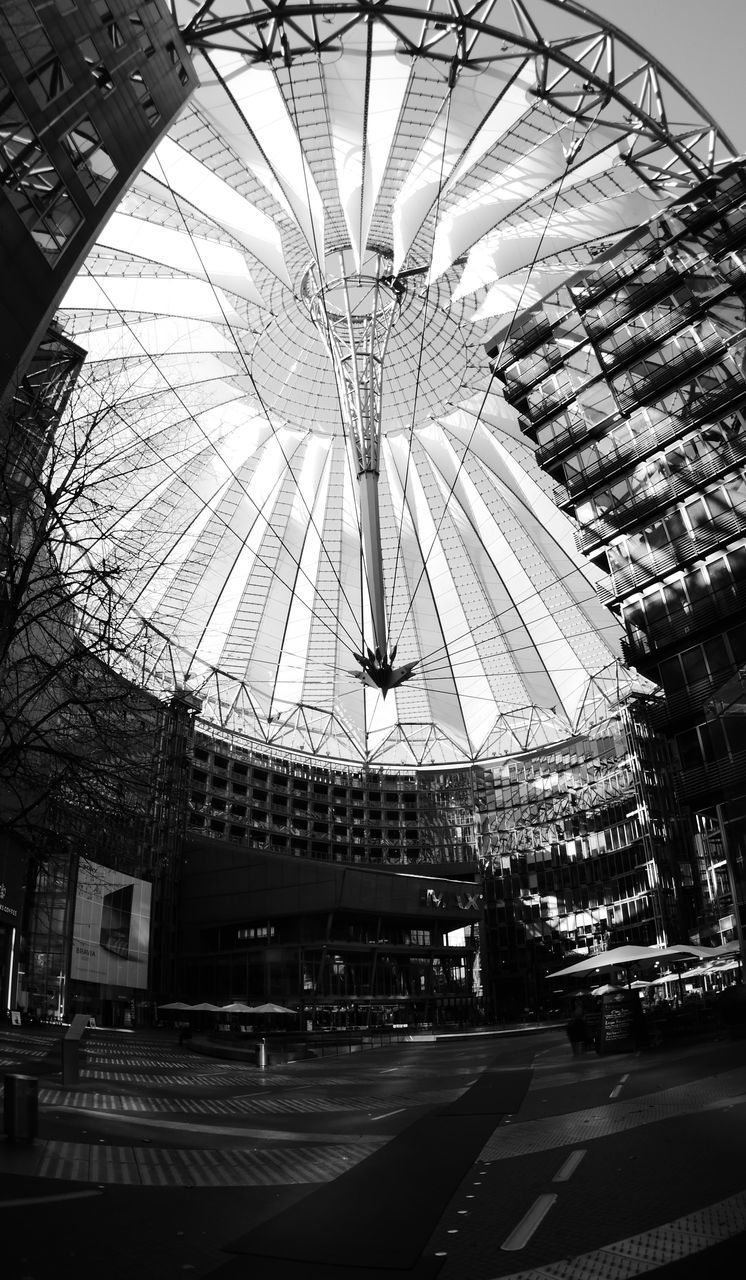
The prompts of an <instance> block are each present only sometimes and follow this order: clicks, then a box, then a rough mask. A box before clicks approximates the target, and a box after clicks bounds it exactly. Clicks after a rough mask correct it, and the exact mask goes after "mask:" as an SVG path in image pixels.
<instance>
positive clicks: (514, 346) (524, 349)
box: [487, 315, 554, 368]
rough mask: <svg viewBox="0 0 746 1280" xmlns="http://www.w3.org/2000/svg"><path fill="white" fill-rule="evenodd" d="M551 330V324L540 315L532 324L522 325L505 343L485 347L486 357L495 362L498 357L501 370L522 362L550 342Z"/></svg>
mask: <svg viewBox="0 0 746 1280" xmlns="http://www.w3.org/2000/svg"><path fill="white" fill-rule="evenodd" d="M553 328H554V326H553V324H552V322H551V321H550V320H548V319H547V317H546V316H544V315H540V316H539V317H537V319H536V320H535V321H534V323H533V324H524V325H523V326H522V327H521V329H520V331H519V332H518V333H516V334H513V335H511V336H510V337H509V338H508V340H507V342H505V343H503V344H502V345H499V344H495V345H494V346H490V347H487V356H488V357H489V359H490V360H495V359H496V358H497V356H498V355H499V356H500V367H501V368H505V366H507V365H509V364H514V363H515V361H517V360H524V359H525V358H526V356H528V355H530V354H531V352H532V351H535V350H536V348H537V347H540V346H542V344H543V343H545V342H548V341H549V340H551V338H552V332H553Z"/></svg>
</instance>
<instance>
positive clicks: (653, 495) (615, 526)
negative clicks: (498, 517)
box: [576, 440, 746, 552]
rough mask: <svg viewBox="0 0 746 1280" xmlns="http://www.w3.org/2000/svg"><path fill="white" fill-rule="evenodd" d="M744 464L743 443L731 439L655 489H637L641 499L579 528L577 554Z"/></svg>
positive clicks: (667, 477) (688, 464) (619, 506)
mask: <svg viewBox="0 0 746 1280" xmlns="http://www.w3.org/2000/svg"><path fill="white" fill-rule="evenodd" d="M744 461H746V440H743V441H740V440H733V441H729V442H728V444H722V445H719V446H718V449H717V451H715V450H713V451H712V456H711V458H710V459H709V460H708V459H699V460H698V461H697V462H687V463H685V465H684V466H683V467H682V469H681V471H678V472H676V473H674V474H671V473H669V475H668V476H666V477H663V478H662V479H661V480H660V482H659V484H658V485H657V487H656V486H653V485H652V484H651V485H648V486H647V487H646V489H641V490H640V497H639V498H638V497H635V498H632V499H631V500H630V501H629V502H624V503H620V504H619V505H618V506H616V507H615V508H614V513H613V516H611V515H606V516H597V517H596V518H595V519H594V521H593V526H592V528H588V529H582V530H580V531H579V532H578V533H577V534H576V545H577V548H578V550H579V551H584V552H587V551H589V550H592V549H593V548H594V547H596V546H598V545H600V544H601V543H603V542H606V541H607V540H608V539H610V538H613V537H614V536H615V535H616V534H618V533H621V532H623V531H624V530H625V529H626V528H628V527H629V526H630V525H637V524H640V523H641V521H643V520H645V519H646V518H647V517H648V516H653V515H655V514H656V513H657V512H658V511H659V510H661V508H664V507H665V508H668V507H669V506H670V503H671V500H672V499H676V498H683V497H686V495H687V494H689V493H692V492H695V491H696V490H697V489H699V488H701V487H702V485H704V484H706V483H707V481H708V480H713V479H715V477H717V476H721V475H723V474H724V473H725V472H727V471H728V470H730V468H731V467H734V466H738V465H739V464H740V463H742V462H744Z"/></svg>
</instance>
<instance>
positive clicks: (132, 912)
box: [70, 862, 152, 987]
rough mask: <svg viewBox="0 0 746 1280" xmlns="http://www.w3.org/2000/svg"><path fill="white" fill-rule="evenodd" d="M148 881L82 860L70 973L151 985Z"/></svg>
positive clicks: (130, 984) (97, 979)
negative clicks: (149, 978)
mask: <svg viewBox="0 0 746 1280" xmlns="http://www.w3.org/2000/svg"><path fill="white" fill-rule="evenodd" d="M151 893H152V885H150V884H148V882H147V881H146V880H138V879H136V878H135V877H134V876H128V875H124V873H123V872H121V871H112V870H111V869H110V868H109V867H101V866H98V865H97V864H96V863H95V862H90V863H81V865H80V870H79V873H78V888H77V893H76V896H75V920H74V924H73V949H72V961H71V965H70V977H71V978H77V979H79V980H80V981H82V982H109V983H113V984H115V985H116V986H121V987H146V986H147V985H148V948H149V944H150V901H151Z"/></svg>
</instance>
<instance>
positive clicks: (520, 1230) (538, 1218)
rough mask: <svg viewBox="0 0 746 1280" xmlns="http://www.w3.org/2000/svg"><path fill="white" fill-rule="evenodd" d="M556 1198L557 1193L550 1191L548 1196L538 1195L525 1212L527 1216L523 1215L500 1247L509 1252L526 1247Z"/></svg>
mask: <svg viewBox="0 0 746 1280" xmlns="http://www.w3.org/2000/svg"><path fill="white" fill-rule="evenodd" d="M555 1199H557V1194H555V1193H554V1192H550V1193H549V1194H546V1196H539V1197H537V1199H535V1201H534V1203H532V1206H531V1208H530V1210H528V1212H527V1213H525V1216H523V1217H522V1219H521V1221H520V1222H518V1226H517V1228H516V1230H514V1231H511V1234H509V1236H508V1239H507V1240H504V1242H503V1244H500V1248H502V1249H505V1251H507V1252H512V1251H514V1249H523V1248H525V1247H526V1245H527V1243H528V1240H530V1239H531V1236H532V1235H534V1231H535V1230H536V1229H537V1228H539V1226H541V1222H543V1221H544V1219H545V1217H546V1215H548V1213H549V1210H550V1208H552V1206H553V1204H554V1202H555Z"/></svg>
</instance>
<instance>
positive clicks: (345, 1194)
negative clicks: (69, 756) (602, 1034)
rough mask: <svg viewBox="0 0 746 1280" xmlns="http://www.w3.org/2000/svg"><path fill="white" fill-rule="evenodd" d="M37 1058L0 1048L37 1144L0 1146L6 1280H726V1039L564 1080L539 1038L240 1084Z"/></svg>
mask: <svg viewBox="0 0 746 1280" xmlns="http://www.w3.org/2000/svg"><path fill="white" fill-rule="evenodd" d="M57 1050H58V1045H57V1042H56V1036H55V1035H54V1034H51V1033H44V1032H43V1031H39V1030H28V1031H27V1030H25V1029H24V1030H17V1029H10V1028H7V1029H0V1073H2V1074H3V1075H7V1074H13V1073H18V1072H23V1073H25V1072H28V1073H29V1074H31V1075H33V1076H35V1077H36V1078H37V1079H38V1089H39V1104H40V1125H39V1136H38V1138H37V1139H36V1141H35V1142H33V1143H32V1144H24V1143H11V1142H9V1141H7V1140H5V1141H4V1142H3V1141H2V1139H0V1222H2V1226H3V1227H4V1231H3V1251H2V1257H3V1269H2V1274H3V1278H4V1280H52V1277H54V1280H58V1278H59V1277H60V1275H67V1274H72V1270H73V1268H74V1267H76V1266H80V1267H81V1269H83V1268H84V1269H85V1271H86V1273H87V1274H91V1273H94V1274H100V1275H101V1276H105V1277H106V1280H129V1278H130V1277H132V1278H136V1280H156V1278H157V1280H169V1278H170V1277H172V1276H173V1277H175V1276H177V1275H178V1276H182V1275H185V1274H187V1275H188V1274H191V1275H193V1276H195V1277H200V1278H201V1277H208V1276H210V1277H213V1280H239V1278H241V1280H242V1278H244V1277H245V1280H264V1277H272V1280H286V1277H287V1278H293V1280H296V1278H297V1280H355V1278H356V1277H357V1278H358V1280H366V1277H367V1280H378V1277H379V1276H381V1277H382V1276H384V1275H385V1276H386V1277H387V1280H397V1278H398V1277H400V1276H402V1277H403V1276H408V1277H411V1280H420V1278H422V1280H425V1277H431V1276H432V1277H434V1276H439V1277H440V1280H497V1278H498V1277H508V1276H512V1277H519V1276H520V1277H521V1280H529V1277H530V1278H531V1280H585V1278H586V1277H588V1280H606V1278H607V1277H608V1278H609V1280H627V1277H631V1276H634V1275H638V1274H640V1273H642V1272H648V1273H650V1274H651V1275H653V1273H654V1274H655V1277H656V1280H663V1277H664V1276H668V1275H669V1273H670V1274H671V1277H672V1280H674V1278H675V1280H684V1278H685V1277H687V1280H688V1277H689V1276H691V1277H698V1276H701V1275H702V1276H703V1275H706V1274H711V1271H712V1268H713V1267H714V1268H715V1270H716V1273H717V1272H719V1271H722V1270H725V1271H727V1270H732V1271H735V1270H736V1269H738V1270H739V1271H740V1270H741V1269H742V1259H743V1247H744V1243H746V1234H744V1233H746V1164H745V1163H744V1154H743V1153H744V1151H745V1150H746V1141H745V1139H746V1041H729V1040H715V1041H712V1042H710V1043H701V1044H690V1045H685V1046H682V1047H680V1048H677V1049H671V1048H668V1049H664V1050H660V1051H654V1052H653V1051H651V1052H646V1053H642V1054H639V1055H634V1054H629V1055H619V1056H616V1057H606V1058H599V1057H597V1056H596V1055H594V1054H591V1055H588V1056H586V1057H583V1058H577V1059H574V1058H572V1057H571V1055H570V1051H569V1047H568V1045H567V1042H566V1040H565V1038H564V1035H563V1034H562V1033H561V1032H557V1031H556V1030H555V1031H549V1032H541V1031H539V1032H537V1033H536V1034H533V1035H530V1036H522V1037H499V1038H480V1039H478V1040H476V1039H475V1040H471V1041H463V1040H445V1041H438V1042H436V1043H417V1044H410V1045H396V1046H392V1047H390V1048H386V1049H377V1050H372V1051H370V1052H367V1053H364V1054H353V1055H350V1056H347V1057H340V1058H327V1059H324V1060H321V1061H317V1062H308V1063H295V1064H291V1065H288V1066H284V1067H271V1068H270V1069H269V1070H268V1071H266V1072H261V1071H260V1070H259V1069H258V1068H256V1067H255V1066H254V1065H253V1064H248V1063H247V1064H242V1063H236V1062H230V1063H226V1062H220V1061H217V1060H214V1059H210V1058H206V1057H204V1056H199V1055H197V1054H196V1053H195V1052H193V1051H192V1050H190V1049H188V1048H179V1047H178V1045H177V1044H176V1042H175V1040H174V1039H173V1038H169V1037H168V1036H167V1035H165V1034H163V1033H153V1034H150V1035H145V1034H139V1033H138V1034H135V1035H126V1034H122V1035H115V1034H113V1033H112V1034H105V1033H100V1034H95V1035H94V1036H93V1038H92V1039H90V1040H89V1043H88V1053H87V1062H86V1066H85V1068H84V1070H83V1072H82V1074H81V1079H80V1082H79V1085H78V1086H77V1087H76V1088H63V1087H62V1084H61V1079H60V1075H59V1071H58V1059H57V1056H56V1054H57ZM50 1055H51V1056H50ZM657 1268H663V1269H662V1270H660V1271H658V1270H656V1269H657Z"/></svg>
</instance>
